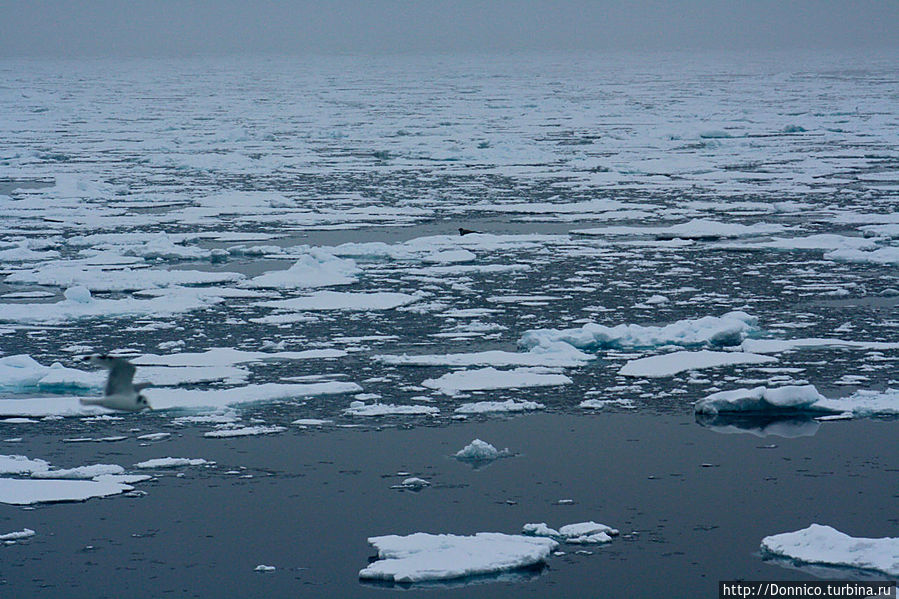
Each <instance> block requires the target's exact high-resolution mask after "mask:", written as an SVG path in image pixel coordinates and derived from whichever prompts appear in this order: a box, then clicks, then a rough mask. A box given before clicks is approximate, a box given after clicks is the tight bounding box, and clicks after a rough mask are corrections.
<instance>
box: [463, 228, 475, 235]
mask: <svg viewBox="0 0 899 599" xmlns="http://www.w3.org/2000/svg"><path fill="white" fill-rule="evenodd" d="M469 233H480V231H472V230H471V229H463V228H462V227H459V235H468V234H469Z"/></svg>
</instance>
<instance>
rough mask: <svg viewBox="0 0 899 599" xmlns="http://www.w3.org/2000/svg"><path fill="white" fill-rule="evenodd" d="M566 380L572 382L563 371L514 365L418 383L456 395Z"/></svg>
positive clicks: (555, 383)
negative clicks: (514, 366) (504, 368)
mask: <svg viewBox="0 0 899 599" xmlns="http://www.w3.org/2000/svg"><path fill="white" fill-rule="evenodd" d="M569 383H571V379H570V378H568V377H567V376H565V375H564V374H560V373H558V372H555V371H552V370H550V369H546V368H515V369H513V370H497V369H496V368H480V369H476V370H461V371H458V372H449V373H447V374H444V375H443V376H441V377H439V378H436V379H425V380H424V381H423V382H422V383H421V384H422V385H423V386H425V387H428V388H429V389H436V390H437V391H439V392H441V393H443V394H445V395H458V394H459V393H462V392H464V391H479V390H489V389H520V388H523V387H543V386H552V385H567V384H569Z"/></svg>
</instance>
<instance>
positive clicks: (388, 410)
mask: <svg viewBox="0 0 899 599" xmlns="http://www.w3.org/2000/svg"><path fill="white" fill-rule="evenodd" d="M343 413H344V414H345V415H347V416H419V415H424V416H433V415H436V414H439V413H440V408H435V407H433V406H421V405H415V404H412V405H396V404H380V403H375V404H366V403H365V402H362V401H354V402H352V403H351V404H350V407H349V408H347V409H345V410H344V411H343Z"/></svg>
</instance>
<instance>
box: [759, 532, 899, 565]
mask: <svg viewBox="0 0 899 599" xmlns="http://www.w3.org/2000/svg"><path fill="white" fill-rule="evenodd" d="M761 549H762V552H764V553H767V554H768V555H771V556H774V557H780V558H788V559H790V560H796V561H799V562H804V563H807V564H825V565H828V566H843V567H849V568H858V569H861V570H876V571H878V572H883V573H885V574H887V575H888V576H899V537H884V538H880V539H865V538H855V537H850V536H849V535H847V534H844V533H842V532H840V531H838V530H836V529H834V528H831V527H830V526H823V525H821V524H812V525H811V526H809V527H808V528H805V529H803V530H798V531H796V532H785V533H783V534H779V535H773V536H770V537H765V538H764V539H762V546H761Z"/></svg>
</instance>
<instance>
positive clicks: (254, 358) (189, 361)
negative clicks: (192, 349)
mask: <svg viewBox="0 0 899 599" xmlns="http://www.w3.org/2000/svg"><path fill="white" fill-rule="evenodd" d="M345 355H347V353H346V352H345V351H343V350H339V349H309V350H303V351H280V352H263V351H244V350H239V349H234V348H231V347H213V348H211V349H208V350H206V351H204V352H197V353H187V352H184V353H177V354H168V355H163V356H160V355H156V354H144V355H143V356H140V357H138V358H135V359H133V360H132V363H133V364H135V365H137V366H142V365H145V364H156V365H163V366H178V367H184V366H230V365H233V364H244V363H248V362H261V361H264V360H311V359H319V358H342V357H343V356H345ZM138 372H140V371H138Z"/></svg>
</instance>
